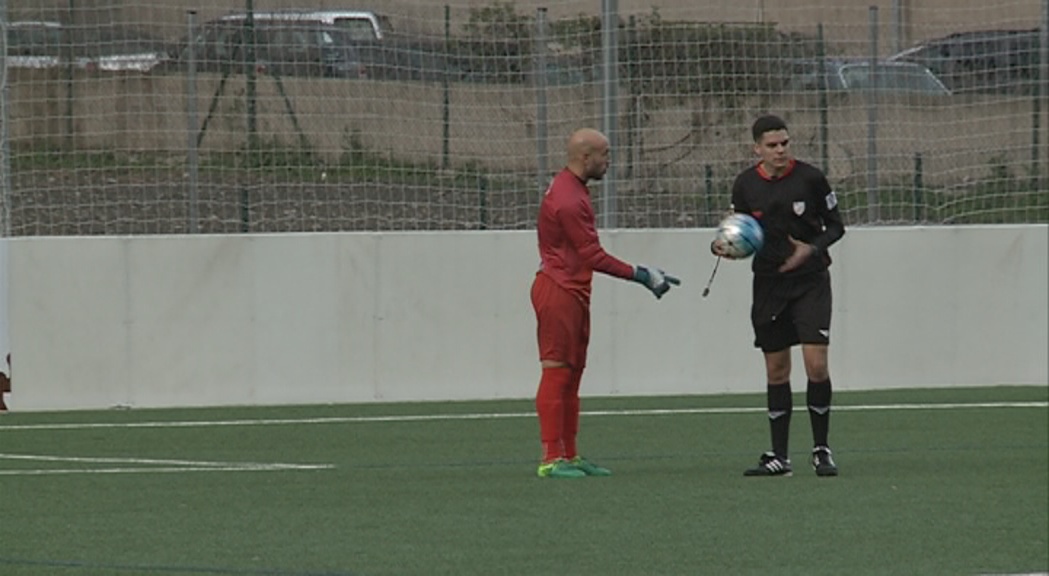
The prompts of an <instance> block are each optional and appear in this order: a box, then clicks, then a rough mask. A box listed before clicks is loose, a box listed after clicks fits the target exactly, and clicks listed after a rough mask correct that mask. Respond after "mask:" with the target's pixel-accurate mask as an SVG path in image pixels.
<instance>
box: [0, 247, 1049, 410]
mask: <svg viewBox="0 0 1049 576" xmlns="http://www.w3.org/2000/svg"><path fill="white" fill-rule="evenodd" d="M1047 230H1049V227H1046V226H1022V227H1004V226H1003V227H930V228H881V227H879V228H853V229H850V230H849V231H848V233H847V234H846V236H845V238H844V239H843V240H842V241H841V242H840V243H839V244H838V245H837V246H835V247H834V248H832V255H833V257H834V258H835V263H834V266H833V267H832V277H833V283H834V291H835V292H834V297H835V300H834V320H833V326H832V330H831V339H832V345H831V375H832V379H833V381H834V384H835V387H836V388H837V389H839V390H855V389H874V388H892V387H938V386H969V385H993V384H1036V385H1046V382H1047V379H1049V375H1047V373H1049V368H1047V350H1049V314H1047V309H1049V304H1047V300H1049V272H1047V267H1049V266H1047V263H1049V254H1047V252H1049V235H1047ZM710 237H711V231H710V230H687V231H684V230H683V231H606V232H603V233H602V239H603V243H604V245H605V247H606V249H608V250H609V251H610V252H612V253H613V254H616V255H618V256H620V257H622V258H624V259H627V260H629V261H633V262H645V263H652V264H658V265H660V266H663V267H665V268H666V269H668V270H670V271H673V272H675V273H677V274H679V275H680V276H681V277H682V279H683V280H684V286H683V287H681V288H680V289H677V290H674V291H672V292H671V293H670V294H668V295H667V296H666V297H664V298H663V300H662V301H657V300H655V299H654V298H653V297H652V296H651V295H650V294H649V293H648V292H647V291H646V290H645V289H643V288H642V287H640V286H638V285H636V284H633V283H628V282H623V281H619V280H613V279H609V278H606V277H599V278H598V279H597V280H596V281H595V286H594V301H593V337H592V342H591V354H590V365H589V368H588V371H587V374H586V376H585V377H584V380H583V392H584V394H586V395H591V396H596V395H661V394H710V393H723V392H744V391H747V392H757V391H761V390H763V389H764V369H763V363H762V359H761V355H760V353H759V352H758V351H757V350H755V349H754V348H752V335H751V329H750V323H749V295H750V273H749V262H747V263H738V262H725V263H722V266H721V270H720V271H719V272H718V277H717V279H716V280H715V282H714V286H713V289H712V292H711V294H710V296H709V297H708V298H706V299H702V298H700V293H701V291H702V288H703V286H704V284H705V282H706V280H707V277H708V275H709V274H710V270H711V266H712V265H713V263H714V260H713V258H712V257H711V256H710V255H709V253H708V252H707V244H708V242H709V239H710ZM537 260H538V258H537V255H536V248H535V236H534V233H533V232H499V233H491V232H484V233H482V232H465V233H403V234H377V233H376V234H369V233H361V234H353V233H350V234H308V235H307V234H304V235H291V234H281V235H274V236H196V237H191V236H179V237H129V238H42V239H41V238H28V239H13V240H11V241H10V243H9V266H10V267H9V282H10V286H9V288H10V290H9V299H10V300H9V307H10V308H9V312H10V318H9V320H10V322H9V331H10V339H11V346H12V357H13V358H12V359H13V365H14V391H13V394H12V395H11V396H10V398H9V403H10V404H11V406H12V408H13V409H17V410H45V409H78V408H98V407H110V406H116V405H127V406H137V407H164V406H200V405H226V404H280V403H324V402H370V401H397V400H446V399H489V398H526V397H530V396H532V395H533V393H534V390H535V387H536V383H537V382H538V378H539V367H538V362H537V360H536V344H535V320H534V316H533V313H532V309H531V305H530V303H529V287H530V283H531V281H532V277H533V275H534V271H535V269H536V265H537ZM795 359H796V361H795V370H794V378H795V381H797V382H801V381H804V372H803V370H802V368H801V361H800V354H799V353H798V352H796V353H795Z"/></svg>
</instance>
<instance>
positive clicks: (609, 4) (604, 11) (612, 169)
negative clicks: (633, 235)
mask: <svg viewBox="0 0 1049 576" xmlns="http://www.w3.org/2000/svg"><path fill="white" fill-rule="evenodd" d="M617 4H618V0H601V51H602V74H601V123H602V130H603V132H604V133H605V136H607V137H608V145H609V148H610V149H611V154H612V158H613V160H612V162H610V163H609V165H608V172H606V173H605V177H604V179H603V180H602V181H601V184H602V187H601V225H602V227H604V228H615V226H616V161H615V156H616V154H617V153H618V149H617V146H618V144H619V135H618V134H617V131H618V130H617V128H616V120H617V115H618V114H619V105H618V98H617V95H618V86H619V58H618V51H619V44H618V41H617V38H616V32H617V31H618V29H619V9H618V6H617Z"/></svg>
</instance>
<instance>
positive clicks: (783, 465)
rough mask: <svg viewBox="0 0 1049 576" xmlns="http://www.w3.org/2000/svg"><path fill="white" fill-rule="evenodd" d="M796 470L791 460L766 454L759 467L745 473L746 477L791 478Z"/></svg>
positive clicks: (769, 453)
mask: <svg viewBox="0 0 1049 576" xmlns="http://www.w3.org/2000/svg"><path fill="white" fill-rule="evenodd" d="M793 474H794V468H793V467H791V465H790V460H789V459H786V458H780V457H779V456H776V453H775V452H765V453H764V454H762V455H761V460H759V461H758V465H757V466H755V467H753V468H747V469H746V470H744V471H743V475H744V476H791V475H793Z"/></svg>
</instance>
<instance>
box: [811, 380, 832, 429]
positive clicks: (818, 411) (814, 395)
mask: <svg viewBox="0 0 1049 576" xmlns="http://www.w3.org/2000/svg"><path fill="white" fill-rule="evenodd" d="M805 397H806V401H807V403H808V405H809V421H810V422H811V423H812V444H813V445H814V446H827V434H828V432H829V431H830V397H831V391H830V379H829V378H828V379H827V380H824V381H823V382H813V381H812V380H809V387H808V390H807V392H806V394H805Z"/></svg>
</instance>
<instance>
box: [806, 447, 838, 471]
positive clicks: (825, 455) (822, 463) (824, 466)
mask: <svg viewBox="0 0 1049 576" xmlns="http://www.w3.org/2000/svg"><path fill="white" fill-rule="evenodd" d="M812 469H813V470H815V471H816V476H837V475H838V465H837V464H835V463H834V459H833V458H831V452H830V448H827V447H826V446H816V447H815V448H813V449H812Z"/></svg>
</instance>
